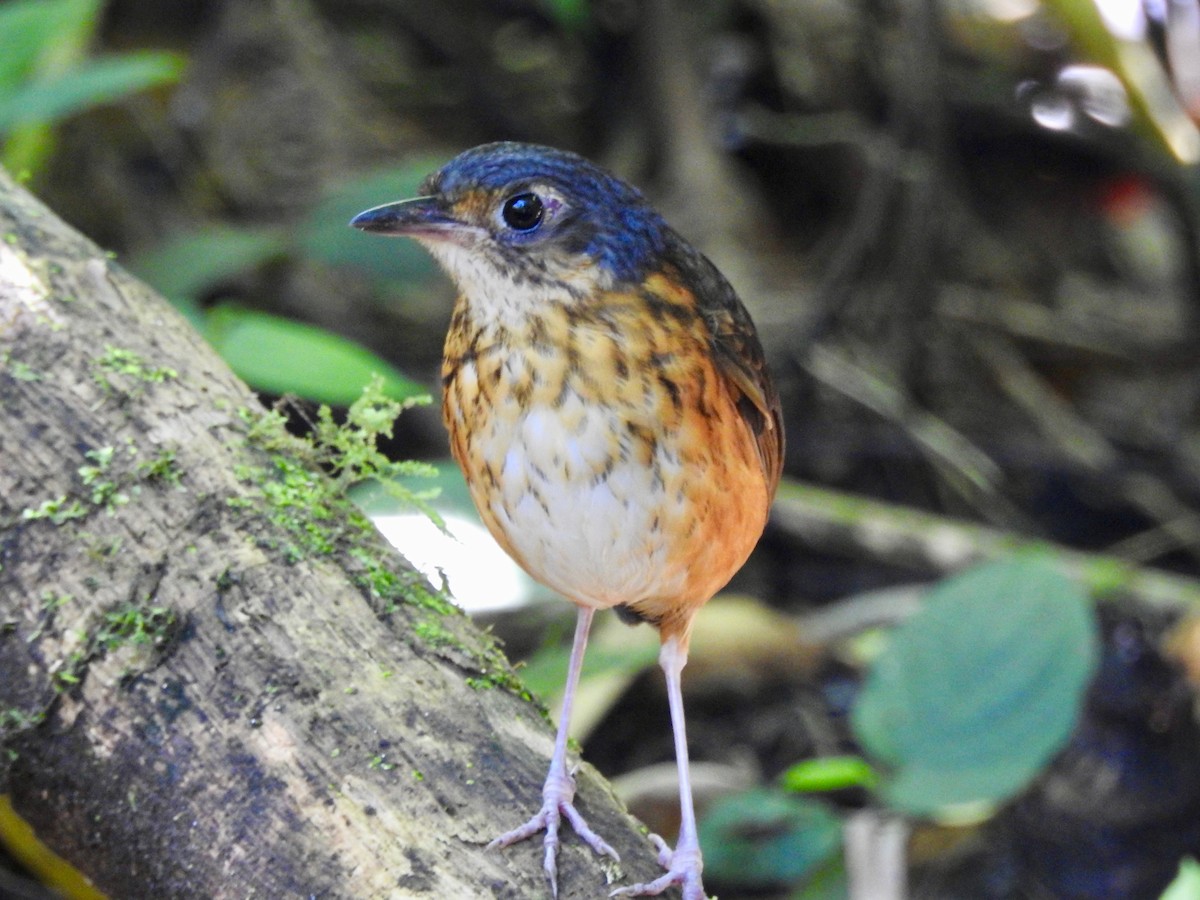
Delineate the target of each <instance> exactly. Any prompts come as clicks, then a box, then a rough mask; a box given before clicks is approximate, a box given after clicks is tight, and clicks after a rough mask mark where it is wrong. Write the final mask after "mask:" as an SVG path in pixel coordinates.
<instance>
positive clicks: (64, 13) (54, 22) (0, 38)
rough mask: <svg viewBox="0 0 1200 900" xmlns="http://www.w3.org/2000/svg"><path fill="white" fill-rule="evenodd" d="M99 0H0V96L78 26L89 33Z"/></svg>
mask: <svg viewBox="0 0 1200 900" xmlns="http://www.w3.org/2000/svg"><path fill="white" fill-rule="evenodd" d="M98 7H99V0H83V2H80V0H9V2H7V3H4V4H0V97H3V96H6V95H7V94H8V93H10V92H12V91H13V90H14V89H15V86H16V85H17V84H18V83H19V82H20V81H23V80H25V79H26V78H28V77H30V76H31V75H32V74H33V73H34V71H35V70H36V69H37V68H38V67H39V64H41V63H43V62H44V61H45V60H46V57H47V56H48V55H50V54H51V53H53V52H54V49H55V47H56V46H57V45H59V44H61V42H62V41H63V39H64V35H67V36H68V40H69V39H70V37H71V33H72V32H75V31H78V30H79V29H80V28H81V27H82V28H83V29H84V30H86V31H87V33H89V34H90V33H91V28H92V25H93V23H94V22H95V17H96V12H97V11H98Z"/></svg>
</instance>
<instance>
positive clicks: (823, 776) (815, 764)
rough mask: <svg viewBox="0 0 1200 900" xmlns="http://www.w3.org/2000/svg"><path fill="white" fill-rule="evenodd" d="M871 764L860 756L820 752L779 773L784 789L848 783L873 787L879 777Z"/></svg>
mask: <svg viewBox="0 0 1200 900" xmlns="http://www.w3.org/2000/svg"><path fill="white" fill-rule="evenodd" d="M878 780H879V779H878V776H877V775H876V774H875V770H874V769H872V768H871V764H870V763H868V762H867V761H866V760H865V759H863V758H862V757H860V756H822V757H818V758H816V759H806V760H804V761H803V762H798V763H796V764H795V765H793V766H790V767H789V768H788V769H787V771H785V772H784V773H783V775H781V776H780V779H779V783H780V785H781V786H782V787H783V789H784V790H785V791H791V792H792V793H796V794H802V793H813V792H815V791H840V790H843V789H844V788H849V787H865V788H873V787H874V786H875V784H876V782H877V781H878Z"/></svg>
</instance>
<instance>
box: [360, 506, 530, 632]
mask: <svg viewBox="0 0 1200 900" xmlns="http://www.w3.org/2000/svg"><path fill="white" fill-rule="evenodd" d="M373 521H374V523H375V527H376V528H378V529H379V530H380V531H381V532H382V533H383V536H384V537H386V538H387V539H388V542H389V543H390V544H391V545H392V546H393V547H395V548H396V549H397V550H399V551H400V552H401V553H403V554H404V556H405V558H406V559H407V560H408V561H409V562H411V563H412V564H413V565H414V566H416V567H417V569H418V570H420V571H421V572H422V573H423V574H424V575H425V577H426V578H428V579H429V580H430V582H431V583H432V584H433V585H434V586H437V585H440V584H441V583H442V573H443V572H444V573H445V574H446V581H447V582H448V583H449V585H450V592H451V593H452V594H453V595H454V600H455V601H456V602H457V603H458V605H459V606H461V607H462V608H463V609H465V610H466V611H467V612H469V613H477V612H483V611H485V610H491V609H505V608H507V607H511V606H518V605H520V604H521V603H524V602H525V601H526V600H528V599H529V596H530V594H531V592H532V591H531V588H532V585H533V581H532V579H530V578H529V576H527V575H526V574H525V573H524V572H522V571H521V567H520V566H518V565H517V564H516V563H514V562H513V561H512V560H511V559H509V557H508V554H506V553H505V552H504V551H503V550H502V549H500V545H499V544H497V543H496V541H495V540H494V539H493V538H492V536H491V535H490V534H488V532H487V529H486V528H484V527H483V526H482V525H480V524H478V523H477V522H473V521H471V520H470V519H466V518H463V517H461V516H455V515H447V516H445V522H446V528H447V530H448V531H449V532H450V535H451V536H447V535H445V534H443V533H442V532H441V531H438V528H437V526H436V525H434V524H433V523H432V522H431V521H429V519H428V518H427V517H425V516H423V515H420V514H419V513H418V514H413V515H405V516H379V517H377V518H375V519H374V520H373Z"/></svg>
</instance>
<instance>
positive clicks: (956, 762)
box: [853, 558, 1098, 815]
mask: <svg viewBox="0 0 1200 900" xmlns="http://www.w3.org/2000/svg"><path fill="white" fill-rule="evenodd" d="M1097 659H1098V643H1097V633H1096V624H1095V620H1094V617H1093V614H1092V610H1091V605H1090V603H1089V601H1088V598H1087V596H1086V595H1085V594H1084V593H1083V591H1082V590H1080V589H1079V588H1078V587H1077V586H1076V585H1075V584H1074V583H1072V582H1071V581H1069V580H1068V579H1066V578H1065V577H1064V576H1062V575H1060V574H1059V573H1058V572H1057V571H1056V570H1055V569H1054V568H1053V567H1052V566H1050V565H1049V564H1048V563H1047V562H1045V561H1043V560H1035V559H1021V558H1018V559H1014V560H1011V561H1004V562H998V563H991V564H987V565H984V566H980V567H978V568H976V569H972V570H970V571H968V572H965V573H963V574H961V575H958V576H956V577H953V578H950V579H947V580H946V581H944V582H942V583H941V584H940V585H938V587H936V588H935V589H934V590H933V591H932V592H931V593H930V595H929V597H928V598H927V599H926V601H925V604H924V606H923V607H922V609H921V611H920V612H918V613H917V614H916V615H914V616H913V617H912V618H910V619H908V620H907V621H906V622H904V623H903V624H902V625H900V627H898V628H897V629H896V630H895V631H894V632H893V633H892V635H891V636H890V639H889V641H888V644H887V646H886V648H885V650H884V652H883V654H882V655H881V656H880V657H879V658H878V659H877V660H875V663H874V665H872V667H871V670H870V672H869V674H868V676H867V680H866V683H865V684H864V686H863V691H862V694H861V696H860V697H859V698H858V703H857V704H856V706H855V708H854V716H853V724H854V730H855V732H856V734H857V735H858V738H859V740H860V741H861V742H862V745H863V746H864V747H865V748H866V750H867V751H868V753H869V754H870V755H872V756H873V757H874V758H875V759H877V760H878V761H879V762H880V763H881V764H882V765H883V766H885V767H886V769H885V771H884V779H883V783H882V785H881V787H880V794H881V796H882V797H883V799H884V800H885V801H886V802H888V803H889V804H890V805H892V806H894V807H895V808H897V809H899V810H901V811H904V812H908V813H912V814H916V815H937V814H946V813H947V812H949V811H952V810H953V808H955V807H964V806H973V805H979V804H985V805H990V804H995V803H998V802H1000V801H1002V800H1004V799H1006V798H1008V797H1010V796H1012V795H1013V794H1015V793H1016V792H1017V791H1019V790H1020V789H1021V788H1022V787H1024V786H1025V785H1026V784H1028V783H1029V782H1030V781H1031V780H1032V779H1033V778H1034V776H1036V775H1037V773H1038V772H1039V771H1040V770H1041V769H1042V767H1043V766H1045V764H1046V763H1047V761H1049V759H1050V757H1051V756H1052V755H1053V754H1054V752H1055V751H1056V750H1058V749H1059V748H1061V747H1062V746H1063V745H1064V744H1065V743H1066V741H1067V738H1068V737H1069V736H1070V734H1071V730H1072V728H1073V727H1074V725H1075V722H1076V721H1077V719H1078V716H1079V710H1080V704H1081V701H1082V698H1083V694H1084V691H1085V690H1086V688H1087V685H1088V681H1089V679H1090V678H1091V675H1092V673H1093V671H1094V670H1095V667H1096V662H1097Z"/></svg>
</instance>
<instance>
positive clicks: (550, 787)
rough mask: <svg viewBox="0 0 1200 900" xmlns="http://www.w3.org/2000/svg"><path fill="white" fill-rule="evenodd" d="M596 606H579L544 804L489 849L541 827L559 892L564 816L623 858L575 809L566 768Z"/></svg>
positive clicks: (591, 841) (599, 847) (547, 865)
mask: <svg viewBox="0 0 1200 900" xmlns="http://www.w3.org/2000/svg"><path fill="white" fill-rule="evenodd" d="M594 614H595V610H593V609H591V608H590V607H587V606H581V607H579V616H578V618H577V619H576V620H575V642H574V644H572V645H571V662H570V663H569V664H568V666H567V684H566V687H565V688H564V691H563V704H562V713H561V715H560V716H559V719H558V734H557V735H556V736H555V738H554V755H553V756H551V757H550V771H549V772H547V773H546V783H545V785H543V787H542V808H541V809H540V810H538V813H537V815H535V816H534V817H533V818H532V819H530V820H529V821H528V822H526V823H525V824H524V825H522V826H521V827H520V828H514V829H513V830H512V831H509V832H506V833H505V834H502V835H500V837H498V838H496V839H495V840H494V841H492V842H491V843H490V844H488V845H487V849H489V850H492V849H495V848H497V847H507V846H508V845H509V844H515V843H516V842H517V841H523V840H525V839H526V838H528V837H532V836H533V835H535V834H537V833H538V832H539V831H545V832H546V837H545V838H544V839H543V841H542V845H543V846H544V847H545V848H546V856H545V858H544V860H543V862H542V868H544V869H545V870H546V878H547V879H549V881H550V893H551V894H552V895H553V896H555V897H557V896H558V862H557V860H558V826H559V822H560V821H561V820H562V817H563V816H565V817H566V819H567V821H568V822H570V823H571V827H572V828H574V829H575V833H576V834H578V835H579V836H580V837H581V838H583V840H584V842H585V843H587V845H588V846H589V847H591V848H592V849H593V850H595V851H596V852H597V853H604V854H607V855H609V856H611V857H612V858H613V859H615V860H618V861H619V860H620V857H619V856H617V851H616V850H614V849H613V848H612V847H610V846H609V845H608V844H607V843H606V842H605V840H604V839H603V838H602V837H600V836H599V835H598V834H596V833H595V832H594V831H592V830H591V829H590V828H588V824H587V822H585V821H584V818H583V816H581V815H580V814H579V813H578V812H577V811H576V809H575V806H574V804H573V803H572V801H573V800H574V799H575V779H574V777H572V775H571V773H570V772H568V771H567V733H568V728H569V726H570V723H571V704H572V703H573V702H574V701H575V688H576V686H577V685H578V684H579V672H580V670H581V669H582V668H583V652H584V650H586V649H587V639H588V631H589V629H590V628H591V627H592V616H593V615H594Z"/></svg>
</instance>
